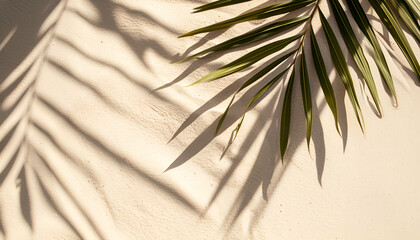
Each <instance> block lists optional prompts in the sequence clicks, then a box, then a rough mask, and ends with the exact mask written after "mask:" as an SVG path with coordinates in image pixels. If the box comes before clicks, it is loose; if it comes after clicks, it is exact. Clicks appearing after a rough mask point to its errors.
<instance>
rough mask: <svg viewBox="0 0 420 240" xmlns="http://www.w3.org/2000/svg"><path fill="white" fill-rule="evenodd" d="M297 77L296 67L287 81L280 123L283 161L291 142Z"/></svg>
mask: <svg viewBox="0 0 420 240" xmlns="http://www.w3.org/2000/svg"><path fill="white" fill-rule="evenodd" d="M294 79H295V68H293V70H292V74H291V75H290V78H289V82H288V83H287V88H286V93H285V95H284V100H283V109H282V112H281V123H280V153H281V161H282V162H283V160H284V155H285V154H286V149H287V145H288V144H289V132H290V116H291V108H292V92H293V82H294Z"/></svg>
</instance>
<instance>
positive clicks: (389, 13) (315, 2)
mask: <svg viewBox="0 0 420 240" xmlns="http://www.w3.org/2000/svg"><path fill="white" fill-rule="evenodd" d="M248 1H251V0H217V1H214V2H211V3H208V4H204V5H202V6H199V7H196V8H195V9H194V12H202V11H207V10H212V9H217V8H222V7H228V6H232V5H235V4H240V3H244V2H248ZM320 2H321V0H289V1H287V2H283V3H276V4H274V3H273V4H271V5H269V6H267V7H263V8H260V9H257V10H253V11H250V12H248V13H243V14H240V15H238V16H236V17H232V18H230V19H227V20H224V21H221V22H218V23H215V24H212V25H209V26H206V27H202V28H199V29H196V30H193V31H190V32H187V33H185V34H183V35H181V36H180V37H186V36H192V35H196V34H200V33H207V32H214V31H219V30H222V29H227V28H230V27H233V26H234V25H236V24H239V23H243V22H248V21H252V20H257V19H265V18H269V17H277V19H276V20H274V21H272V22H269V23H268V24H266V25H265V26H263V27H259V28H256V29H254V30H251V31H249V32H246V33H243V34H240V35H239V36H236V37H232V38H230V39H228V40H226V41H224V42H221V43H219V44H216V45H214V46H212V47H209V48H206V49H204V50H201V51H198V52H197V53H194V54H192V55H191V56H188V57H186V58H185V59H183V60H181V61H179V62H185V61H188V60H192V59H194V58H198V57H201V56H205V55H207V54H212V53H214V52H221V51H229V50H232V49H234V48H237V47H244V48H246V47H247V46H250V44H251V43H258V44H259V43H260V42H267V43H266V44H263V45H262V46H258V47H257V48H256V49H255V50H252V51H250V52H248V53H247V54H245V55H243V56H242V57H239V58H238V59H236V60H234V61H233V62H231V63H229V64H226V65H225V66H223V67H221V68H219V69H216V70H214V71H212V72H210V73H209V74H207V75H205V76H204V77H202V78H200V79H198V80H196V81H195V82H193V84H196V83H204V82H210V81H213V80H216V79H219V78H222V77H226V76H229V75H231V74H233V73H236V72H238V71H241V70H244V69H247V68H248V67H250V66H252V65H256V66H258V64H259V62H260V61H261V60H262V59H264V58H267V57H268V56H271V55H275V56H274V57H273V58H272V59H270V60H268V61H266V62H265V63H264V65H265V67H263V68H261V70H259V71H257V72H256V73H255V74H254V75H253V76H251V77H250V78H249V79H248V80H247V81H245V82H244V83H243V84H242V85H241V87H239V89H238V90H237V91H236V92H235V93H233V96H232V98H231V100H230V102H229V104H228V106H227V108H226V110H225V111H224V112H223V114H222V115H221V117H220V119H219V122H218V124H217V127H216V134H217V132H218V131H219V130H220V128H221V126H222V124H223V122H224V121H225V119H226V117H227V115H228V112H229V109H230V107H231V106H232V104H233V102H234V99H235V97H236V96H237V94H238V93H239V92H241V91H242V90H244V89H245V88H247V87H248V86H250V85H252V84H254V83H256V82H257V81H259V80H261V81H263V77H264V76H265V75H267V74H268V73H269V72H271V71H274V70H275V71H279V72H280V73H279V74H277V75H276V76H275V77H274V78H272V79H270V80H269V81H267V83H266V84H265V85H264V86H263V87H261V88H260V89H259V90H258V91H257V93H256V94H255V95H254V96H253V98H251V99H250V101H249V102H248V105H247V106H246V108H245V110H244V112H243V114H242V116H241V118H240V120H239V121H238V125H237V127H236V128H235V130H234V134H235V135H234V137H235V138H236V136H237V134H238V132H239V129H240V128H241V126H242V123H243V121H244V118H245V114H246V113H247V111H248V110H249V109H250V107H251V106H253V105H254V104H255V103H256V101H257V100H258V99H261V98H262V97H263V96H264V93H266V92H267V90H268V89H270V88H271V87H272V86H274V84H275V83H276V82H278V81H279V80H280V79H281V77H282V76H283V75H284V74H285V73H286V72H287V71H288V70H290V69H291V68H292V69H291V74H290V77H289V78H288V82H287V87H286V90H285V96H284V98H283V100H282V101H283V104H282V106H283V108H282V112H281V117H280V118H281V123H280V153H281V158H282V160H283V159H284V156H285V154H286V150H287V146H288V142H289V132H290V125H291V121H290V118H291V111H292V104H291V102H292V92H293V85H294V78H295V67H296V63H297V59H299V57H300V69H301V70H300V71H301V72H300V83H301V91H302V99H303V101H302V103H303V109H304V114H305V119H306V142H307V145H308V149H309V143H310V138H311V132H312V121H313V119H312V118H313V115H312V90H311V88H310V81H311V80H312V79H313V78H310V77H309V74H308V70H307V69H308V67H307V64H308V62H307V61H306V56H305V51H304V49H303V46H304V41H305V38H306V36H307V35H310V43H311V49H312V61H311V62H312V64H313V65H314V68H315V71H316V73H317V77H318V80H319V83H320V88H321V89H322V91H323V94H324V97H325V100H326V102H327V104H328V106H329V108H330V109H331V112H332V114H333V116H334V120H335V127H336V129H337V132H338V133H339V134H340V135H341V133H340V129H339V126H338V114H337V112H338V110H337V103H336V98H335V93H334V89H333V87H332V85H331V82H330V79H329V77H328V73H327V70H326V69H327V68H326V66H325V63H324V58H323V56H322V54H321V52H322V51H325V50H324V49H320V47H319V45H318V41H317V39H316V37H315V33H314V30H313V28H312V26H311V24H312V20H313V17H314V15H315V13H316V12H319V16H320V19H321V26H322V29H323V32H324V33H325V38H326V43H327V45H328V49H329V53H330V54H329V57H331V60H332V64H333V66H334V67H335V69H336V70H337V73H338V76H339V77H340V79H341V80H342V82H343V84H344V87H345V91H346V93H347V94H348V97H349V99H350V102H351V104H352V107H353V110H354V112H355V115H356V118H357V121H358V123H359V125H360V127H361V129H362V131H363V132H364V127H365V126H364V120H363V115H362V110H361V107H360V105H359V102H358V97H357V94H356V91H355V89H354V84H353V79H352V77H351V75H350V72H349V68H348V63H347V59H345V57H344V55H343V49H342V48H343V47H346V48H347V49H348V50H349V53H350V54H351V56H352V57H353V59H354V61H355V63H356V65H357V67H358V69H359V70H360V72H361V73H362V76H363V78H364V80H365V82H366V85H367V87H368V89H369V92H370V95H371V96H372V99H373V101H374V103H375V106H376V109H377V111H378V113H379V114H380V115H382V106H381V103H380V99H379V94H378V90H377V88H376V83H375V79H374V78H373V75H372V73H371V66H370V65H369V63H368V61H367V59H366V57H365V52H364V50H363V48H362V47H361V44H360V43H359V41H358V38H357V37H356V34H355V32H356V31H355V29H353V27H352V26H351V24H350V20H349V17H348V16H350V14H346V11H345V10H344V9H343V7H342V4H343V3H341V2H340V1H338V0H329V2H330V5H331V8H332V12H333V15H334V18H333V19H329V20H330V21H333V20H335V22H336V23H337V25H338V28H339V30H338V31H334V30H333V29H332V28H331V26H330V24H329V23H328V21H327V19H326V17H325V16H324V14H323V12H322V11H321V9H320ZM346 2H347V5H348V9H349V11H350V13H351V16H352V17H353V19H354V21H355V22H356V23H357V26H358V28H359V29H360V30H361V31H362V32H363V34H364V36H365V37H366V38H367V39H368V41H369V43H370V45H371V48H369V50H370V51H372V52H371V53H372V54H373V58H374V61H375V65H376V66H377V67H378V69H379V72H380V74H381V76H382V78H383V79H384V82H385V84H386V87H387V88H388V89H389V91H390V93H391V95H392V97H393V98H394V100H395V103H396V105H398V101H397V94H396V90H395V86H394V81H393V78H392V74H391V72H390V69H389V67H388V63H387V61H386V59H385V55H384V52H383V50H382V47H381V45H380V44H379V40H378V38H377V36H376V35H375V30H374V29H373V27H372V25H371V23H370V22H369V20H368V18H367V16H366V14H365V11H364V10H363V8H362V6H361V4H360V3H359V1H357V0H346ZM369 2H370V4H371V6H372V7H373V9H374V10H375V12H376V13H377V14H378V16H379V18H380V20H381V21H382V23H383V24H384V25H385V27H386V29H387V30H388V31H389V33H390V34H391V35H392V37H393V38H394V39H395V41H396V42H397V44H398V46H399V48H400V49H401V51H402V52H403V54H404V56H405V57H406V59H407V60H408V63H409V64H410V66H411V68H412V69H413V71H414V73H415V74H416V76H417V78H418V80H419V81H420V66H419V63H418V61H417V59H416V56H415V55H414V52H413V50H412V48H411V46H410V44H409V42H408V40H407V38H406V36H405V35H404V32H403V31H402V29H401V26H400V24H399V22H398V20H397V18H396V14H398V16H400V17H401V19H402V20H403V21H404V23H405V24H406V25H407V27H408V29H409V30H410V31H411V33H412V34H413V36H414V37H415V38H416V39H417V40H419V36H420V25H419V17H420V4H419V3H418V1H417V0H402V1H398V0H369ZM309 6H310V9H311V10H310V11H309V12H305V11H306V10H308V8H309ZM291 12H294V13H293V14H294V15H295V16H298V17H295V18H289V19H284V14H287V13H291ZM270 21H271V20H270ZM302 24H305V28H304V30H303V31H302V32H301V33H298V34H294V35H292V36H287V35H286V36H285V34H284V31H285V30H287V29H292V30H293V29H296V28H297V27H298V26H300V25H302ZM291 32H297V31H291ZM337 32H340V35H341V36H342V37H343V40H344V43H345V46H340V45H339V43H338V40H337V37H336V36H337ZM277 37H279V40H277ZM268 41H269V42H268ZM295 41H298V47H297V48H295V49H293V50H292V51H290V50H288V49H289V48H286V47H287V46H289V45H290V44H291V43H292V42H295ZM368 47H370V46H368ZM286 52H287V53H286ZM285 53H286V54H285ZM280 56H281V57H280ZM286 60H291V62H292V63H291V64H290V65H288V66H287V67H286V68H284V69H282V63H284V62H286Z"/></svg>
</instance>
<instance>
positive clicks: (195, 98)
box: [0, 0, 420, 240]
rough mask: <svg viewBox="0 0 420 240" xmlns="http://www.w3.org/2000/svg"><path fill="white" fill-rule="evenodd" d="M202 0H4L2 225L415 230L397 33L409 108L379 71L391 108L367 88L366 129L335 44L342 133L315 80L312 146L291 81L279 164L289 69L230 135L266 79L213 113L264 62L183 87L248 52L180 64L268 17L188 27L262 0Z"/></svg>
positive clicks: (296, 234)
mask: <svg viewBox="0 0 420 240" xmlns="http://www.w3.org/2000/svg"><path fill="white" fill-rule="evenodd" d="M205 2H207V1H193V0H137V1H133V0H121V1H120V0H118V1H117V0H115V1H110V0H69V1H58V0H57V1H54V0H40V1H29V0H13V1H12V0H2V1H0V37H1V38H0V104H1V105H0V106H1V108H0V137H1V138H0V141H1V142H0V171H1V175H0V239H7V240H15V239H42V240H44V239H212V240H216V239H418V238H419V237H420V229H419V228H418V226H419V224H420V204H419V203H420V191H419V190H420V181H418V179H419V174H418V173H419V171H420V148H419V146H418V138H419V136H420V124H418V123H419V122H420V112H419V111H418V109H419V102H420V87H419V84H418V82H415V81H414V80H413V79H414V74H412V72H410V70H409V68H408V64H407V62H406V61H405V59H404V57H403V55H402V54H401V52H400V51H399V50H398V47H397V46H396V44H395V43H394V42H393V41H392V40H390V37H389V36H388V34H387V33H385V34H382V36H383V38H384V44H385V45H387V44H388V43H389V46H390V47H389V48H390V49H393V50H395V52H393V51H391V52H390V54H389V56H388V57H389V60H390V62H392V66H391V67H392V72H393V74H395V77H396V89H397V92H398V97H399V103H400V107H399V108H398V109H397V108H395V107H393V103H392V100H391V98H390V97H389V94H388V93H387V92H386V91H385V90H384V87H383V83H382V82H380V81H378V82H377V84H378V90H379V95H380V97H381V99H382V105H383V108H384V117H383V118H382V119H379V118H378V117H377V116H376V114H375V112H374V110H373V109H372V107H371V104H372V101H371V99H370V98H369V97H362V98H361V99H360V101H361V107H362V110H363V112H364V117H365V123H366V133H365V135H364V134H363V133H362V132H361V131H360V129H359V126H358V123H357V121H356V118H355V116H354V113H353V111H352V109H351V105H350V102H349V100H348V98H347V96H346V95H345V94H344V87H343V85H342V83H341V81H340V79H338V78H337V75H336V73H335V71H334V70H332V69H331V67H330V66H331V61H330V60H327V59H328V58H327V56H328V55H327V54H328V52H325V53H323V54H324V56H325V57H326V58H325V59H326V60H327V61H326V63H327V65H328V66H329V69H328V70H329V71H331V73H330V77H331V79H333V86H334V89H335V91H336V94H337V101H338V105H339V115H340V119H339V122H340V126H341V129H342V133H343V137H342V138H341V137H340V136H339V135H338V134H337V132H336V130H335V127H334V120H333V117H332V114H331V113H330V111H329V109H328V107H327V106H326V103H325V101H324V100H323V96H322V92H321V91H320V86H319V84H318V83H317V81H312V82H311V88H312V89H313V92H314V93H313V98H314V102H315V103H316V107H315V109H314V110H315V112H314V128H313V139H312V142H311V145H310V153H308V151H307V147H306V143H305V140H304V135H305V122H304V115H303V109H302V106H301V102H300V101H301V96H300V91H299V89H298V87H299V85H296V86H295V90H294V93H293V94H294V95H293V111H292V129H291V138H290V145H289V149H288V152H287V155H286V158H285V161H284V164H282V163H281V161H280V159H279V119H280V117H279V116H280V112H281V105H279V104H278V102H279V98H280V97H282V96H283V94H284V90H285V89H284V86H283V82H281V83H280V84H278V85H277V86H276V87H275V88H273V90H272V91H270V92H269V93H268V94H267V95H266V96H265V97H264V99H263V100H262V101H261V102H260V103H259V104H258V105H257V106H255V107H254V108H253V109H252V110H251V111H250V112H249V113H248V114H247V117H246V120H245V122H244V124H243V126H242V128H241V132H240V133H239V135H238V138H237V139H236V141H235V142H234V143H233V144H232V145H230V147H229V148H228V149H226V146H227V145H228V141H229V139H230V136H231V132H232V130H233V129H234V128H235V126H236V122H237V120H238V119H239V117H240V115H241V113H242V111H243V109H244V108H245V106H246V103H247V101H248V99H249V98H250V97H251V96H252V95H253V94H254V93H255V92H256V90H257V88H255V87H252V88H250V90H249V91H248V92H246V93H244V94H243V95H242V96H243V98H241V100H239V101H238V102H237V103H235V104H234V105H233V108H232V111H231V115H230V116H229V117H228V118H227V120H226V122H225V124H224V126H223V128H222V133H221V134H220V135H218V136H217V137H214V130H215V126H216V124H217V121H218V117H219V116H220V114H222V113H223V111H224V109H225V107H226V106H227V104H228V101H229V96H230V95H231V94H232V93H233V92H234V91H235V90H236V89H237V88H238V87H239V86H240V84H241V81H243V80H244V79H245V78H246V76H249V74H250V72H252V71H255V69H251V71H243V72H241V73H238V74H235V75H232V76H231V77H227V78H225V79H222V80H219V81H215V82H212V83H206V84H201V85H194V86H192V87H185V86H186V85H187V84H189V83H192V82H193V81H194V80H197V79H198V78H199V77H200V76H203V75H204V74H206V73H208V72H209V71H211V70H214V69H216V68H217V67H219V66H222V64H224V63H227V62H229V61H230V60H233V59H235V58H236V57H238V56H240V55H241V54H242V53H243V52H241V51H233V52H229V53H228V54H226V55H225V56H223V57H220V56H219V57H217V58H204V59H201V60H198V61H195V62H192V63H184V64H180V65H173V64H170V63H171V62H172V61H174V60H178V59H179V58H180V57H181V56H185V55H186V54H188V53H189V52H191V51H196V50H197V49H202V48H204V47H205V46H211V45H213V44H215V43H217V42H220V41H222V40H223V39H227V38H229V37H231V36H234V35H237V34H239V33H242V32H244V31H248V29H249V27H256V26H259V25H261V24H264V23H265V22H266V21H264V20H261V21H254V22H251V23H243V24H240V25H238V26H237V27H235V28H232V29H229V30H227V31H225V32H223V33H217V34H208V35H205V37H204V38H203V37H202V36H197V37H191V38H183V39H178V38H177V36H178V35H179V34H181V33H184V32H186V31H188V30H191V29H194V28H197V27H199V26H203V25H208V24H210V23H214V22H216V21H220V20H222V19H226V18H228V17H230V16H233V15H237V14H239V13H242V12H244V11H247V10H248V9H250V8H254V7H257V6H258V5H259V4H261V1H253V2H250V3H245V4H242V5H238V6H237V7H233V8H226V9H221V10H217V11H213V12H208V13H201V14H197V15H192V14H190V12H191V9H192V8H193V7H196V6H197V5H198V4H203V3H205ZM263 2H264V1H263ZM278 2H280V1H278ZM362 2H363V3H366V1H362ZM267 4H268V3H262V5H267ZM322 7H323V9H325V13H326V14H327V15H328V13H329V11H328V7H327V5H326V4H325V2H323V4H322ZM367 13H368V15H369V17H370V18H371V20H373V21H372V22H373V23H374V26H375V28H376V29H377V30H378V31H379V32H381V31H382V30H381V29H383V26H382V25H381V24H380V23H379V22H378V21H374V20H375V15H374V14H373V13H372V11H371V10H369V9H367ZM331 23H333V21H331ZM314 26H315V28H316V29H319V22H318V21H317V20H316V21H315V22H314ZM333 27H334V28H336V26H335V25H333ZM316 34H317V37H318V38H319V39H323V37H324V36H323V33H322V32H318V31H317V33H316ZM409 40H410V42H411V43H412V45H413V46H414V49H415V51H416V53H419V46H418V43H416V42H415V41H414V40H413V39H412V38H411V37H409ZM340 41H341V39H340ZM341 43H342V41H341ZM320 44H321V48H323V49H327V46H326V45H325V43H324V42H323V41H322V40H320ZM254 47H255V46H254ZM307 53H310V51H309V49H308V51H307ZM308 55H309V54H308ZM346 56H347V58H348V59H350V58H349V55H348V53H347V52H346ZM310 58H311V56H310V55H309V56H308V59H310ZM368 60H369V62H370V63H372V65H373V62H372V58H371V57H370V56H369V59H368ZM349 64H350V66H353V67H354V65H353V62H351V61H350V60H349ZM308 67H309V71H310V76H313V74H314V69H313V67H312V65H311V64H309V65H308ZM372 69H373V74H374V77H376V78H378V79H379V72H378V71H377V69H375V68H372ZM351 73H352V75H353V76H354V77H355V79H359V78H360V76H359V75H358V73H357V72H356V71H352V72H351ZM235 80H238V81H236V82H235ZM355 83H356V84H355V85H356V91H357V93H358V94H359V95H360V96H367V94H366V93H367V90H366V89H365V88H364V86H363V84H362V83H361V82H360V81H358V80H355ZM165 170H167V171H165Z"/></svg>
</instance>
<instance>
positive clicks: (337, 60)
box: [319, 10, 365, 132]
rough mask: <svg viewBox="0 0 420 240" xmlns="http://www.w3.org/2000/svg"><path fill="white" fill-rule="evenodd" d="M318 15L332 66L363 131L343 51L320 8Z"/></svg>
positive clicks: (361, 116) (361, 118) (361, 117)
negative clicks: (341, 82)
mask: <svg viewBox="0 0 420 240" xmlns="http://www.w3.org/2000/svg"><path fill="white" fill-rule="evenodd" d="M319 15H320V18H321V24H322V27H323V29H324V32H325V36H326V38H327V43H328V47H329V48H330V54H331V58H332V60H333V63H334V66H335V67H336V69H337V72H338V74H339V75H340V78H341V80H343V83H344V87H345V88H346V91H347V93H348V95H349V98H350V102H351V104H352V106H353V109H354V112H355V114H356V117H357V121H358V122H359V125H360V128H361V129H362V131H363V132H364V125H365V124H364V120H363V115H362V110H361V109H360V105H359V101H358V100H357V96H356V91H355V90H354V85H353V80H352V78H351V75H350V72H349V69H348V66H347V62H346V59H345V58H344V55H343V52H342V51H341V49H340V45H339V43H338V41H337V38H336V37H335V35H334V32H333V30H332V29H331V26H330V24H329V23H328V21H327V19H326V18H325V16H324V14H323V13H322V11H321V10H319Z"/></svg>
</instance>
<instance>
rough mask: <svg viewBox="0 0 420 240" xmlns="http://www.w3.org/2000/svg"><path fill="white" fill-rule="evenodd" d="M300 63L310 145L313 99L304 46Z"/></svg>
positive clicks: (301, 86) (307, 136) (307, 139)
mask: <svg viewBox="0 0 420 240" xmlns="http://www.w3.org/2000/svg"><path fill="white" fill-rule="evenodd" d="M301 56H302V57H301V64H300V88H301V90H302V100H303V109H304V111H305V118H306V143H307V145H308V151H309V143H310V141H311V133H312V99H311V86H310V85H309V77H308V69H307V67H306V58H305V50H304V49H303V48H302V55H301Z"/></svg>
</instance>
